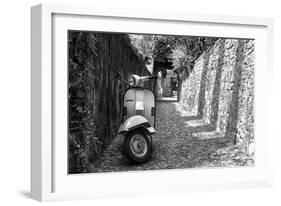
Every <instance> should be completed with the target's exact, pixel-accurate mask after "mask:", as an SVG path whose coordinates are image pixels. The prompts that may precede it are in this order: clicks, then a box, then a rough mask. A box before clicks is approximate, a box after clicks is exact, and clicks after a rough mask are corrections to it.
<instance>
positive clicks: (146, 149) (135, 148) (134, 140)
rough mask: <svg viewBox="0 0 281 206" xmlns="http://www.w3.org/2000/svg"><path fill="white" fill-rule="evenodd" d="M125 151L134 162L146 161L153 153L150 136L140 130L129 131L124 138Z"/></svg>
mask: <svg viewBox="0 0 281 206" xmlns="http://www.w3.org/2000/svg"><path fill="white" fill-rule="evenodd" d="M124 153H125V155H126V156H127V157H128V159H129V160H130V161H131V163H134V164H140V163H144V162H146V161H147V160H148V159H149V158H150V156H151V153H152V149H151V142H150V141H149V139H148V136H147V135H146V134H145V133H144V132H142V131H139V130H136V131H132V132H129V133H128V134H127V135H126V137H125V140H124Z"/></svg>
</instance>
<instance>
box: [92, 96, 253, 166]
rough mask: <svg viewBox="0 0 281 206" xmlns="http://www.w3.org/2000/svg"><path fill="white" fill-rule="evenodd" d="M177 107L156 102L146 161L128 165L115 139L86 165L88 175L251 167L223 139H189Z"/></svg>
mask: <svg viewBox="0 0 281 206" xmlns="http://www.w3.org/2000/svg"><path fill="white" fill-rule="evenodd" d="M180 106H181V105H180V104H179V103H176V102H163V101H161V102H157V111H156V117H157V122H156V131H157V134H155V135H153V154H152V158H151V160H150V161H149V162H147V163H144V164H141V165H130V164H129V163H128V160H127V159H126V157H124V155H123V154H122V142H123V140H122V138H121V137H120V136H117V137H116V138H115V139H114V140H113V141H112V143H111V144H110V145H109V147H108V148H107V149H106V150H105V151H104V152H103V154H102V155H101V157H100V158H99V159H98V160H97V161H96V162H95V163H94V164H92V165H90V166H89V172H112V171H132V170H148V169H149V170H150V169H172V168H173V169H175V168H195V167H221V166H227V167H236V166H245V165H248V166H251V165H253V162H254V161H253V159H252V158H250V157H249V156H248V155H246V154H244V153H243V152H242V150H241V148H240V147H239V146H233V145H232V144H231V143H230V142H229V141H227V140H226V138H212V139H203V140H202V139H198V138H196V137H192V132H193V131H194V128H191V127H188V126H187V125H188V124H187V123H186V121H187V120H188V119H189V118H188V117H186V116H185V115H184V113H183V112H181V110H180V109H179V108H181V107H180ZM200 130H202V131H204V130H205V131H206V130H208V128H204V127H202V128H201V129H200ZM196 131H198V128H196Z"/></svg>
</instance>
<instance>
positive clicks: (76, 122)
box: [68, 31, 148, 173]
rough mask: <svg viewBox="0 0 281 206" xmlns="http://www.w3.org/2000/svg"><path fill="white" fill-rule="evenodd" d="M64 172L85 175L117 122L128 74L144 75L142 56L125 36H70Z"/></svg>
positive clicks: (146, 72) (93, 33) (70, 32)
mask: <svg viewBox="0 0 281 206" xmlns="http://www.w3.org/2000/svg"><path fill="white" fill-rule="evenodd" d="M68 42H69V68H68V69H69V172H70V173H76V172H78V173H80V172H87V168H86V167H87V165H88V163H89V162H91V161H93V160H95V159H96V158H97V156H98V155H99V154H100V153H101V152H102V151H103V150H104V148H105V147H106V146H107V145H108V144H109V142H110V141H111V140H112V138H113V137H114V136H115V135H116V133H117V130H118V127H119V125H120V121H121V109H122V107H123V106H122V104H123V103H122V98H123V93H124V92H125V90H126V88H127V86H126V85H125V84H124V83H122V82H121V81H118V79H117V78H116V74H117V72H120V73H121V74H123V76H124V77H125V78H128V76H129V75H130V74H132V73H134V74H139V75H147V74H148V71H147V70H146V69H145V64H144V61H143V60H142V57H141V56H140V55H139V54H138V53H137V51H136V50H135V48H134V47H133V46H132V45H131V43H130V40H129V38H128V36H126V35H125V34H110V33H96V32H78V31H69V34H68Z"/></svg>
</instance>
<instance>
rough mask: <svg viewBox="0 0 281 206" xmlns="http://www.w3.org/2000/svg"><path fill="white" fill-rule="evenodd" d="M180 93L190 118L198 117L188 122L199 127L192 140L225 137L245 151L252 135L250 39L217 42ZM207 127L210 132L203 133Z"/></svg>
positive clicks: (251, 139) (203, 56)
mask: <svg viewBox="0 0 281 206" xmlns="http://www.w3.org/2000/svg"><path fill="white" fill-rule="evenodd" d="M204 62H205V63H204ZM182 90H183V91H182V93H181V99H182V101H181V103H183V104H184V105H185V108H186V109H187V111H188V112H190V116H192V115H199V120H198V119H195V120H190V121H189V122H188V123H187V125H189V126H190V127H198V128H200V129H199V130H200V131H196V129H194V130H193V131H195V132H194V133H193V136H194V137H198V138H203V139H206V138H221V137H223V138H228V139H230V140H231V141H232V140H233V142H234V143H237V142H239V143H241V144H243V145H246V146H245V150H248V148H249V147H248V146H249V145H250V144H252V143H253V135H254V114H253V112H254V111H253V101H254V94H253V91H254V41H253V40H237V39H220V40H218V41H217V42H216V43H215V45H214V46H213V47H212V48H211V49H209V50H207V51H206V52H205V53H203V54H202V55H201V56H200V58H199V59H198V60H197V61H196V63H195V67H194V70H193V71H192V73H191V74H190V76H189V78H188V79H186V80H185V81H184V82H183V87H182ZM200 105H201V106H200ZM201 109H202V110H201ZM201 112H202V116H200V114H201ZM207 126H208V128H212V130H211V131H204V127H207Z"/></svg>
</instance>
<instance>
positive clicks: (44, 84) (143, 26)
mask: <svg viewBox="0 0 281 206" xmlns="http://www.w3.org/2000/svg"><path fill="white" fill-rule="evenodd" d="M116 22H118V26H116ZM31 25H32V28H31V50H32V53H31V56H32V60H31V75H32V76H31V79H32V85H31V94H32V99H31V108H32V114H31V125H32V129H31V196H32V198H34V199H36V200H39V201H53V200H68V199H83V198H96V197H112V196H122V195H135V194H151V193H169V192H189V191H209V190H214V189H220V190H225V189H238V188H245V187H269V186H272V182H273V181H272V180H273V160H272V156H273V150H272V148H273V143H272V142H273V135H274V134H272V132H270V130H269V127H268V126H267V124H268V121H267V112H266V111H267V109H268V108H270V105H271V102H270V97H269V96H268V93H267V90H268V89H269V88H271V87H272V83H271V79H272V76H273V65H272V64H273V60H272V58H273V32H272V29H273V21H272V19H269V18H258V17H237V16H222V15H202V14H189V13H177V12H172V13H169V15H167V13H166V12H159V11H157V12H152V11H138V10H135V11H133V10H130V11H128V10H121V9H118V10H114V9H110V8H93V7H87V6H70V5H58V4H40V5H37V6H34V7H32V8H31ZM89 25H91V26H89ZM155 25H157V26H155ZM158 25H159V26H158ZM93 26H95V28H96V30H98V31H118V32H135V33H138V32H139V33H158V32H159V31H160V32H161V34H162V33H165V34H185V35H187V34H189V35H196V34H199V33H200V34H205V35H209V36H224V37H240V38H243V37H248V36H249V35H250V36H252V37H253V36H254V37H255V39H256V45H257V47H256V80H255V81H256V86H255V92H256V98H255V99H256V103H255V112H256V113H255V118H256V119H255V120H256V130H255V135H256V141H257V143H256V163H255V166H254V167H249V168H219V169H217V168H216V169H181V170H161V171H143V172H140V171H139V172H124V173H114V174H113V173H112V174H81V175H68V174H67V171H66V170H64V169H65V168H66V165H67V163H66V162H65V160H66V158H67V157H66V155H67V153H65V147H66V146H65V147H64V146H63V144H64V143H65V141H67V140H66V139H64V138H57V137H58V136H59V137H62V136H64V133H65V131H64V129H63V128H65V125H66V121H67V120H66V118H65V117H66V114H65V113H60V112H61V110H60V108H63V107H64V106H65V105H64V104H61V103H60V102H64V101H61V100H64V99H59V98H61V96H64V93H63V92H65V91H66V86H65V82H66V81H65V80H66V76H65V75H66V73H65V71H66V70H65V69H63V68H65V65H66V61H65V60H66V59H64V58H65V57H66V56H65V55H66V53H65V49H66V42H67V41H66V40H67V39H65V38H64V37H65V34H66V33H65V31H66V30H67V29H81V30H87V29H88V30H92V27H93ZM168 26H169V29H167V28H165V27H168ZM171 28H173V31H171ZM188 28H192V31H191V30H188ZM222 28H224V29H223V30H222ZM61 54H63V55H64V56H60V55H61ZM58 68H59V69H58ZM58 81H59V82H60V83H58ZM265 88H266V89H265ZM265 97H267V98H265ZM265 137H266V138H265ZM164 180H165V181H164ZM136 183H137V184H138V187H136V186H134V184H136ZM78 188H79V189H78Z"/></svg>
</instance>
